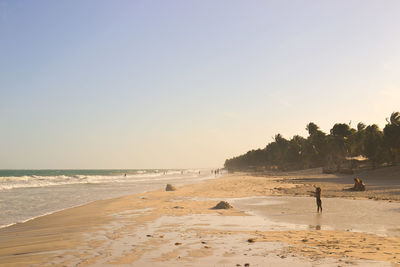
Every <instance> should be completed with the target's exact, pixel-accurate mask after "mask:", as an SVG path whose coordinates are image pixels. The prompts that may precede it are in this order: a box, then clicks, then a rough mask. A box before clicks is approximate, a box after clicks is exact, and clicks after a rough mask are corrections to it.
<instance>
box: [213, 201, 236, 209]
mask: <svg viewBox="0 0 400 267" xmlns="http://www.w3.org/2000/svg"><path fill="white" fill-rule="evenodd" d="M231 208H232V206H231V204H229V203H228V202H226V201H221V202H219V203H218V204H217V205H216V206H215V207H214V208H213V209H214V210H227V209H231Z"/></svg>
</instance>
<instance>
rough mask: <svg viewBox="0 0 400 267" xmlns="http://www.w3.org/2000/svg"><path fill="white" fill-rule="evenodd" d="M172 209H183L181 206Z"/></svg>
mask: <svg viewBox="0 0 400 267" xmlns="http://www.w3.org/2000/svg"><path fill="white" fill-rule="evenodd" d="M174 209H183V207H182V206H175V207H174Z"/></svg>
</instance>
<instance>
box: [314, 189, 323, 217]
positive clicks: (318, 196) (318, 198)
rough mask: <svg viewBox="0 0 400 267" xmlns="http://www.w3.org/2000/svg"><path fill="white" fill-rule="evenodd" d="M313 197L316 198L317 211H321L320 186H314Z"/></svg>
mask: <svg viewBox="0 0 400 267" xmlns="http://www.w3.org/2000/svg"><path fill="white" fill-rule="evenodd" d="M315 198H316V199H317V212H318V213H319V211H320V210H321V212H322V201H321V188H320V187H317V188H315Z"/></svg>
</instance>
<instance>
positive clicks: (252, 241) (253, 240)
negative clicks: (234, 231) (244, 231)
mask: <svg viewBox="0 0 400 267" xmlns="http://www.w3.org/2000/svg"><path fill="white" fill-rule="evenodd" d="M247 242H249V243H254V242H256V239H255V238H249V239H248V240H247Z"/></svg>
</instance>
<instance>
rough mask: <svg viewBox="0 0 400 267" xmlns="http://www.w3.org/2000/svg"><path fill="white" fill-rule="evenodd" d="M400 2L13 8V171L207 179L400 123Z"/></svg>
mask: <svg viewBox="0 0 400 267" xmlns="http://www.w3.org/2000/svg"><path fill="white" fill-rule="evenodd" d="M399 14H400V1H395V0H393V1H379V0H376V1H368V0H359V1H355V0H342V1H340V0H335V1H319V0H316V1H311V0H310V1H300V0H292V1H285V0H276V1H268V0H264V1H256V0H254V1H236V0H220V1H215V0H202V1H194V0H193V1H181V0H179V1H178V0H177V1H175V0H159V1H152V0H151V1H148V0H145V1H144V0H143V1H119V0H115V1H101V0H100V1H94V0H93V1H40V0H39V1H18V0H15V1H5V0H0V101H1V104H0V123H1V124H0V168H2V169H30V168H34V169H65V168H67V169H86V168H89V169H93V168H97V169H98V168H101V169H105V168H198V167H200V168H203V167H204V168H206V167H222V166H223V163H224V161H225V159H227V158H231V157H233V156H237V155H240V154H243V153H245V152H247V151H248V150H251V149H257V148H263V147H265V146H266V144H268V143H269V142H271V141H272V138H273V136H274V135H275V134H277V133H281V134H282V135H283V136H284V137H286V138H291V137H292V136H293V135H296V134H299V135H302V136H307V132H306V130H305V126H306V124H308V123H309V122H314V123H316V124H317V125H318V126H319V127H320V128H321V129H322V130H323V131H325V132H329V130H330V129H331V128H332V126H333V125H334V124H335V123H350V122H351V126H353V127H356V125H357V123H358V122H364V123H365V124H373V123H376V124H378V125H379V126H380V127H381V128H383V127H384V126H385V124H386V121H385V118H387V117H389V116H390V114H391V113H392V112H394V111H400V104H399V103H400V75H399V73H400V16H399Z"/></svg>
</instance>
